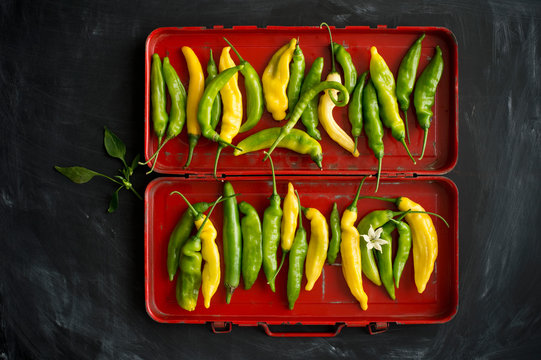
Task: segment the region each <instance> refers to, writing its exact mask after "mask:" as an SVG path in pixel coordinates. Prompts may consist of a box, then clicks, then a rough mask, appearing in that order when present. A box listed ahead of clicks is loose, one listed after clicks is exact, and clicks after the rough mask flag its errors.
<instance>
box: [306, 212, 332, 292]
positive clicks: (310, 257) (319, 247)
mask: <svg viewBox="0 0 541 360" xmlns="http://www.w3.org/2000/svg"><path fill="white" fill-rule="evenodd" d="M303 212H304V216H306V218H307V219H308V220H309V221H310V241H309V242H308V251H307V253H306V263H305V273H306V286H305V288H304V289H305V290H306V291H310V290H312V289H313V287H314V285H315V283H316V281H317V280H318V279H319V277H320V276H321V272H322V271H323V265H325V259H326V258H327V250H328V249H329V225H328V224H327V220H326V219H325V216H323V214H322V213H321V212H320V211H319V210H318V209H316V208H307V209H306V208H305V209H303Z"/></svg>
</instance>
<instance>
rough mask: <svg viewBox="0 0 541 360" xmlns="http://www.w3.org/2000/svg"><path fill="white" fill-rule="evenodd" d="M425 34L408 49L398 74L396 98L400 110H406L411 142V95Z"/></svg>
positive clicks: (407, 133)
mask: <svg viewBox="0 0 541 360" xmlns="http://www.w3.org/2000/svg"><path fill="white" fill-rule="evenodd" d="M424 38H425V34H423V35H421V36H420V37H419V38H418V39H417V40H416V41H415V42H414V43H413V45H412V46H411V47H410V48H409V49H408V52H407V53H406V55H404V58H403V59H402V62H401V63H400V67H399V68H398V74H397V75H396V98H397V100H398V103H399V104H400V110H402V111H403V112H404V122H405V126H406V137H407V138H408V144H409V143H410V132H409V129H408V109H409V107H410V95H411V92H412V91H413V86H414V84H415V77H416V76H417V67H418V66H419V60H420V59H421V43H422V41H423V39H424Z"/></svg>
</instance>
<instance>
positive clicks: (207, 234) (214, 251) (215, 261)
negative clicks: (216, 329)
mask: <svg viewBox="0 0 541 360" xmlns="http://www.w3.org/2000/svg"><path fill="white" fill-rule="evenodd" d="M205 217H206V216H205V215H204V214H203V215H202V217H201V219H199V220H195V221H194V223H195V226H196V227H197V229H198V230H199V228H200V227H201V224H203V221H205ZM217 235H218V232H217V231H216V228H215V227H214V225H213V224H212V222H211V221H210V218H209V219H208V220H207V223H206V224H205V226H204V227H203V230H201V236H200V237H201V256H202V257H203V260H204V261H205V265H204V266H203V273H202V281H201V292H202V293H203V299H204V302H205V307H206V308H207V309H208V308H209V307H210V300H211V299H212V296H213V295H214V294H215V293H216V290H217V289H218V286H219V285H220V252H219V250H218V245H216V242H215V240H216V236H217Z"/></svg>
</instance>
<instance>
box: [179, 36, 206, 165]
mask: <svg viewBox="0 0 541 360" xmlns="http://www.w3.org/2000/svg"><path fill="white" fill-rule="evenodd" d="M182 53H183V54H184V58H185V59H186V64H187V65H188V73H189V74H190V82H189V84H188V98H187V105H186V122H187V124H186V125H187V127H188V144H189V150H188V159H186V164H184V168H185V169H186V168H187V167H188V166H190V163H191V162H192V156H193V150H194V148H195V146H196V145H197V142H198V141H199V137H200V136H201V128H200V126H199V123H198V119H197V117H198V111H197V106H198V104H199V101H200V100H201V96H202V95H203V91H204V90H205V77H204V75H203V68H202V67H201V63H200V62H199V59H198V58H197V55H196V54H195V53H194V51H193V50H192V49H191V48H190V47H188V46H183V47H182Z"/></svg>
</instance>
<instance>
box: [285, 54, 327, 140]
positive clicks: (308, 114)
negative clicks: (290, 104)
mask: <svg viewBox="0 0 541 360" xmlns="http://www.w3.org/2000/svg"><path fill="white" fill-rule="evenodd" d="M323 65H324V60H323V58H322V57H318V58H317V59H315V60H314V62H313V63H312V67H311V68H310V70H309V71H308V73H307V74H306V77H305V78H304V81H303V82H302V87H301V93H300V95H299V96H300V97H302V96H303V95H304V93H306V92H307V91H308V90H309V89H310V88H312V87H313V86H315V85H317V84H319V83H320V82H321V74H322V73H323ZM297 102H298V101H297ZM317 105H318V98H317V97H315V96H314V98H312V99H311V100H310V101H309V102H308V103H307V104H306V109H305V110H304V111H303V113H302V115H301V121H302V124H303V125H304V127H305V128H306V132H307V133H308V135H310V136H311V137H313V138H314V139H316V140H321V134H320V133H319V130H318V129H317V125H318V123H319V120H318V113H317ZM290 115H291V112H290V113H288V117H290Z"/></svg>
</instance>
